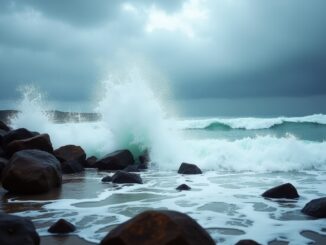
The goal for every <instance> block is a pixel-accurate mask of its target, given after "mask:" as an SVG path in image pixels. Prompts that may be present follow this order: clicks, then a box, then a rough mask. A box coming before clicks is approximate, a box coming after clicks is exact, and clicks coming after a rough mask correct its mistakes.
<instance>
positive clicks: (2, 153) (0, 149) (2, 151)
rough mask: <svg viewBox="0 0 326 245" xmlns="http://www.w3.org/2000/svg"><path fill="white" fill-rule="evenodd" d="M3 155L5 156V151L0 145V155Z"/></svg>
mask: <svg viewBox="0 0 326 245" xmlns="http://www.w3.org/2000/svg"><path fill="white" fill-rule="evenodd" d="M5 156H6V154H5V151H4V150H3V149H2V147H1V146H0V157H5Z"/></svg>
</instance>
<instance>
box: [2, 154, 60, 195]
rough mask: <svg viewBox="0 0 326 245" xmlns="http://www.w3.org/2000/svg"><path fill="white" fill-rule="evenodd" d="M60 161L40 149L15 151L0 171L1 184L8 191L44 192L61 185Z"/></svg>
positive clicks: (22, 192)
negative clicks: (0, 175) (0, 173)
mask: <svg viewBox="0 0 326 245" xmlns="http://www.w3.org/2000/svg"><path fill="white" fill-rule="evenodd" d="M61 182H62V177H61V167H60V162H59V161H58V160H57V159H56V158H55V157H54V156H53V155H51V154H50V153H48V152H45V151H40V150H23V151H18V152H16V153H15V154H14V155H13V156H12V157H11V158H10V161H9V163H8V164H7V165H6V166H5V168H4V169H3V171H2V185H3V187H4V188H5V189H7V190H8V191H9V192H13V193H21V194H37V193H44V192H47V191H49V190H51V189H52V188H55V187H59V186H61Z"/></svg>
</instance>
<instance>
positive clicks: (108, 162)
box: [95, 150, 134, 170]
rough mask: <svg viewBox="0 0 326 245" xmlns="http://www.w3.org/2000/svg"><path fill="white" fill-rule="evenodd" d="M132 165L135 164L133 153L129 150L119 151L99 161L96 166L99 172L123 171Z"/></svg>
mask: <svg viewBox="0 0 326 245" xmlns="http://www.w3.org/2000/svg"><path fill="white" fill-rule="evenodd" d="M132 164H134V157H133V156H132V154H131V152H130V151H129V150H119V151H115V152H112V153H110V154H108V155H106V156H105V157H103V158H101V159H99V160H98V161H97V162H96V163H95V166H96V167H97V168H98V169H99V170H122V169H124V168H126V167H127V166H128V165H132Z"/></svg>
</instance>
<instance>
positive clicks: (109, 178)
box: [101, 175, 112, 182]
mask: <svg viewBox="0 0 326 245" xmlns="http://www.w3.org/2000/svg"><path fill="white" fill-rule="evenodd" d="M101 181H102V182H112V177H111V176H109V175H108V176H105V177H103V178H102V180H101Z"/></svg>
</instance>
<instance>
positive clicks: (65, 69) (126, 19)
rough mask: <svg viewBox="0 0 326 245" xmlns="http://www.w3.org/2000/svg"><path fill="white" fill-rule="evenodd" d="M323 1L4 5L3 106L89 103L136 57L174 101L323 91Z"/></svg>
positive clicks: (27, 1) (7, 1)
mask: <svg viewBox="0 0 326 245" xmlns="http://www.w3.org/2000/svg"><path fill="white" fill-rule="evenodd" d="M325 13H326V1H325V0H309V1H307V0H273V1H268V0H202V1H201V0H164V1H159V0H156V1H155V0H153V1H149V0H140V1H118V0H116V1H115V0H110V1H107V0H92V1H89V0H70V1H65V0H56V1H50V0H49V1H44V0H23V1H21V0H1V1H0V83H1V90H0V100H10V99H15V98H16V97H17V92H16V88H17V87H18V86H19V85H21V84H27V83H33V84H36V85H37V86H38V87H40V88H41V90H43V91H47V95H48V96H49V98H51V99H52V100H66V101H86V100H87V99H88V98H89V97H90V96H91V94H92V93H91V92H90V91H94V90H95V87H96V86H97V84H98V82H99V81H101V80H103V79H105V77H106V76H107V74H108V72H110V69H114V67H116V66H123V65H124V64H128V62H130V61H132V62H136V61H139V60H142V61H144V62H145V63H147V64H150V66H151V67H155V69H157V71H159V72H160V73H161V74H164V76H165V77H166V78H167V81H169V86H170V88H171V90H172V91H173V95H174V96H175V97H176V98H178V99H189V100H193V99H207V98H223V99H232V98H256V97H278V96H283V97H309V96H320V95H325V94H326V14H325Z"/></svg>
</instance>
